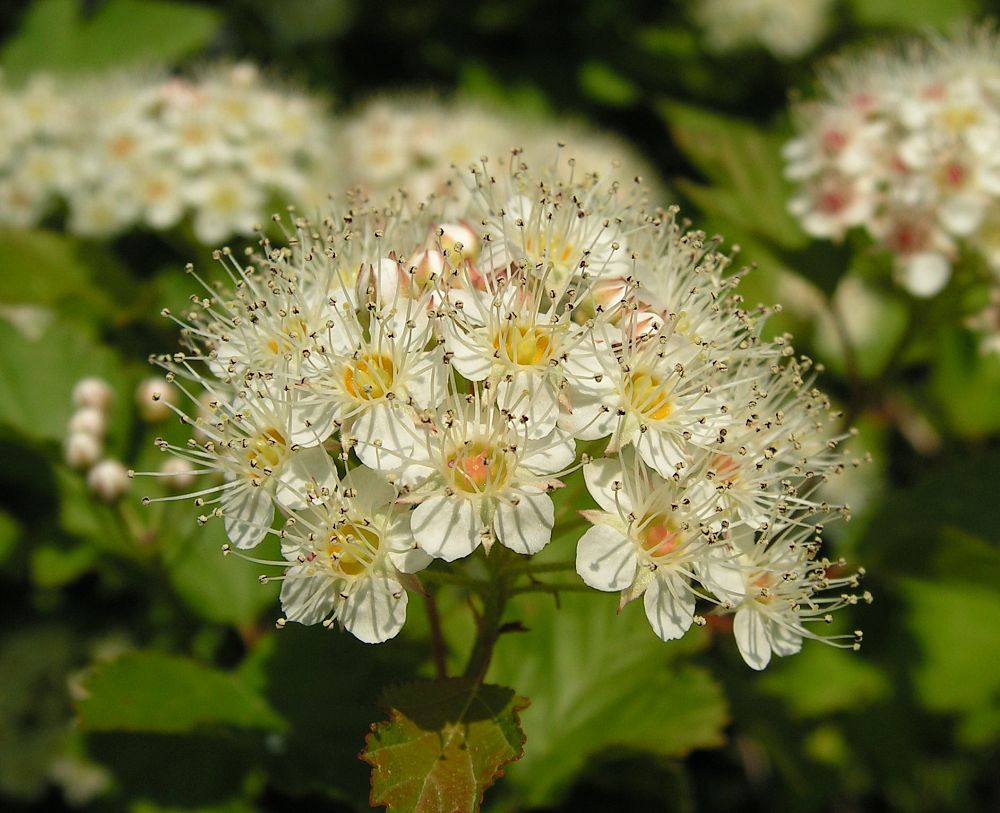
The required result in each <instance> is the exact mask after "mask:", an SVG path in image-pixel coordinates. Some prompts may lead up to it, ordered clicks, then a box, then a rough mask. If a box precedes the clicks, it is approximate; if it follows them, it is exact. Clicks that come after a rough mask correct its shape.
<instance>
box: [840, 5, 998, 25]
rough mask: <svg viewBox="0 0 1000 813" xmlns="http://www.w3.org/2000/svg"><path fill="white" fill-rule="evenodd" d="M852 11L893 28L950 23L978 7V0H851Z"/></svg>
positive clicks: (860, 19)
mask: <svg viewBox="0 0 1000 813" xmlns="http://www.w3.org/2000/svg"><path fill="white" fill-rule="evenodd" d="M848 5H849V6H850V9H851V15H852V16H853V17H854V19H856V20H857V21H858V22H859V23H861V24H862V25H869V26H888V27H893V28H919V27H921V26H947V25H949V24H951V23H954V22H955V20H957V19H961V18H963V17H972V16H973V15H975V13H976V12H977V11H978V10H979V3H978V2H977V0H948V1H947V2H944V3H942V2H941V0H911V2H907V3H901V2H899V0H849V2H848Z"/></svg>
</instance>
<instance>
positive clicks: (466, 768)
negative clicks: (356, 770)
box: [361, 678, 527, 813]
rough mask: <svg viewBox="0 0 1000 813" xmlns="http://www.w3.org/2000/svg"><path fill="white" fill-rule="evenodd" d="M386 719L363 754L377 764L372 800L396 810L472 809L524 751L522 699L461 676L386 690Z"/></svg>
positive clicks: (397, 812) (424, 812)
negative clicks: (505, 767) (505, 769)
mask: <svg viewBox="0 0 1000 813" xmlns="http://www.w3.org/2000/svg"><path fill="white" fill-rule="evenodd" d="M382 704H383V705H384V706H385V707H386V708H387V709H389V713H390V718H389V720H388V721H386V722H383V723H379V724H377V725H376V726H374V727H373V728H372V732H371V734H369V735H368V738H367V739H366V740H365V749H364V751H362V753H361V758H362V759H364V760H365V761H366V762H368V763H369V764H370V765H371V766H372V793H371V804H372V805H373V806H375V805H385V806H386V807H387V809H388V810H389V811H391V812H392V813H402V811H420V812H421V813H432V811H441V813H444V812H445V811H447V812H448V813H453V812H457V811H461V812H462V813H472V811H477V810H479V809H480V805H481V804H482V799H483V791H484V790H485V789H486V788H488V787H489V786H490V785H492V784H493V782H494V781H495V780H496V779H497V777H498V776H501V775H502V774H503V766H504V765H506V764H507V763H508V762H510V761H511V760H516V759H518V758H519V757H520V756H521V754H522V753H523V750H524V733H523V732H522V731H521V727H520V724H519V721H518V712H519V711H520V710H521V709H523V708H525V707H526V705H527V703H526V701H525V700H524V698H520V697H517V696H516V695H515V694H514V692H513V690H512V689H508V688H505V687H503V686H491V685H479V684H478V683H477V682H475V681H473V680H469V679H464V678H455V679H451V680H443V681H435V682H430V681H428V682H422V683H410V684H406V685H404V686H397V687H394V688H391V689H388V690H387V691H386V692H385V693H384V694H383V695H382Z"/></svg>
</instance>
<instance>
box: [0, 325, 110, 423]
mask: <svg viewBox="0 0 1000 813" xmlns="http://www.w3.org/2000/svg"><path fill="white" fill-rule="evenodd" d="M0 346H2V347H3V349H4V352H3V354H2V356H0V426H9V427H11V428H12V429H15V430H16V431H18V432H20V433H22V434H23V435H25V436H26V437H29V438H32V439H35V440H50V441H57V442H61V441H62V440H63V438H64V437H65V435H66V425H67V423H68V422H69V419H70V416H71V415H72V413H73V410H74V407H73V404H72V402H71V394H72V391H73V386H74V385H75V384H76V382H77V381H78V380H79V379H81V378H83V377H84V376H89V375H97V376H101V377H103V378H105V379H106V380H107V381H108V383H109V384H111V386H112V388H113V389H114V390H115V391H116V392H117V393H119V397H118V398H116V399H115V403H114V405H113V409H112V416H111V420H110V421H109V423H110V427H111V431H112V433H113V432H114V427H115V426H117V425H119V424H120V423H123V422H124V419H125V416H126V415H127V413H128V408H129V401H130V398H129V394H128V393H127V390H126V386H125V376H124V374H123V372H122V369H121V363H120V362H119V360H118V358H117V356H116V355H115V354H114V353H113V352H112V351H111V350H109V349H108V348H106V347H103V346H101V345H99V344H97V343H96V342H94V341H93V340H92V339H90V338H89V337H88V336H87V335H86V334H85V333H83V332H82V331H81V330H80V329H78V328H76V327H74V326H71V325H68V324H59V323H57V324H53V325H51V326H50V327H49V328H48V330H46V331H45V333H44V334H43V335H42V336H40V337H38V338H35V339H29V338H26V337H25V336H23V335H22V334H21V333H20V332H19V331H17V330H16V329H15V328H13V327H12V326H10V325H8V324H6V323H4V322H0Z"/></svg>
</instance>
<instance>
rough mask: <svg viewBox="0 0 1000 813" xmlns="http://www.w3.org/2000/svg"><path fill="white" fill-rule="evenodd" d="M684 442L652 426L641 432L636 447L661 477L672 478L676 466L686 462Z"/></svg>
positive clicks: (646, 462) (644, 459) (640, 455)
mask: <svg viewBox="0 0 1000 813" xmlns="http://www.w3.org/2000/svg"><path fill="white" fill-rule="evenodd" d="M683 442H684V441H683V440H682V439H679V438H675V437H674V436H673V435H672V434H670V433H668V432H657V431H656V430H655V429H653V428H652V427H650V428H649V429H648V430H647V431H645V432H641V433H640V434H639V437H638V438H637V439H636V441H635V448H636V451H637V452H638V453H639V457H641V458H642V460H643V462H644V463H645V464H646V465H647V466H649V467H650V468H653V469H655V470H656V473H657V474H659V475H660V476H661V477H663V478H670V477H672V476H673V475H674V472H676V470H677V469H676V468H675V466H676V465H677V464H678V463H682V462H684V451H683V449H682V446H681V444H683Z"/></svg>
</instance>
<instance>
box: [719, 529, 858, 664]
mask: <svg viewBox="0 0 1000 813" xmlns="http://www.w3.org/2000/svg"><path fill="white" fill-rule="evenodd" d="M814 534H815V530H814V529H812V528H809V527H804V528H793V529H789V530H788V531H786V532H783V533H780V534H778V535H777V536H776V537H774V538H768V537H766V536H762V537H760V538H759V539H755V538H754V535H753V533H752V532H748V531H741V532H738V533H736V534H734V535H733V538H732V539H731V540H730V541H729V542H728V543H726V544H725V545H723V544H719V545H718V546H717V547H715V548H713V551H712V556H711V558H710V559H709V560H707V561H706V562H704V564H703V565H702V570H703V575H702V578H703V580H704V581H705V584H706V586H707V587H709V589H711V590H713V591H714V592H715V593H716V596H717V597H718V599H719V600H720V601H721V602H724V603H725V605H726V607H727V608H728V611H730V612H735V618H734V621H733V634H734V636H735V637H736V644H737V646H738V647H739V650H740V654H741V655H742V656H743V660H744V661H746V663H747V665H748V666H750V667H751V668H752V669H763V668H764V667H766V666H767V664H768V663H769V662H770V660H771V656H772V654H773V655H777V656H779V657H784V656H787V655H794V654H795V653H796V652H798V651H799V650H800V649H801V648H802V639H803V638H815V639H818V640H822V641H824V642H826V643H829V644H833V645H835V646H844V647H854V648H857V646H858V645H859V643H860V633H857V632H856V633H854V634H853V635H831V636H821V635H819V634H817V633H815V632H813V631H812V630H811V629H809V627H808V626H807V625H808V624H811V623H812V622H820V623H827V622H829V620H830V619H831V616H830V613H832V612H833V611H834V610H836V609H838V608H840V607H843V606H845V605H847V604H854V603H857V601H858V598H859V597H858V596H855V595H853V594H846V593H843V592H837V594H836V595H831V596H825V595H822V593H824V592H825V591H827V590H831V591H840V590H841V589H842V588H844V587H851V588H853V587H857V584H858V578H859V575H860V574H852V575H848V576H843V577H835V576H831V575H829V571H830V570H831V569H832V568H833V567H835V566H838V567H839V566H841V565H842V563H841V564H836V563H832V562H829V561H827V560H823V559H816V558H815V556H816V552H817V550H818V549H819V541H818V539H817V538H815V537H814ZM860 598H862V599H864V600H866V601H870V600H871V597H870V595H868V594H867V593H864V594H862V596H860Z"/></svg>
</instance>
